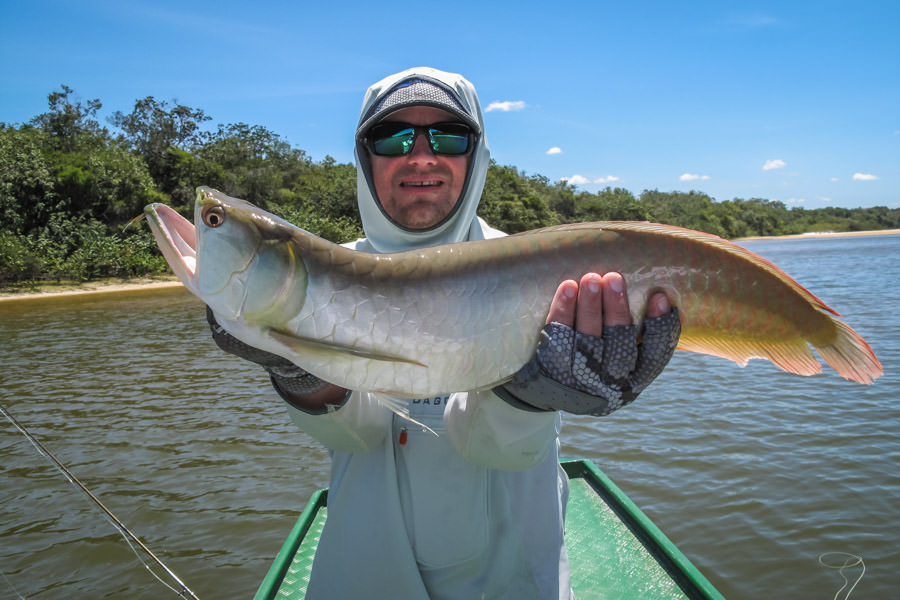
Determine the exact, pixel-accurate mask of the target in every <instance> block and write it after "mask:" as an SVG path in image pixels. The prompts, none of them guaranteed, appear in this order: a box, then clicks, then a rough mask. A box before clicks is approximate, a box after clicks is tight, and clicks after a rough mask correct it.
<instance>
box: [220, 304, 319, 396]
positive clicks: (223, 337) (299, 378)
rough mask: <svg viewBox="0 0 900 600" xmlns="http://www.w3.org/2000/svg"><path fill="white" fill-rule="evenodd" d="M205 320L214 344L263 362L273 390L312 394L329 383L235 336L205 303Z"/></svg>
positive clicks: (236, 354)
mask: <svg viewBox="0 0 900 600" xmlns="http://www.w3.org/2000/svg"><path fill="white" fill-rule="evenodd" d="M206 321H207V322H208V323H209V328H210V329H211V330H212V338H213V341H214V342H215V343H216V345H217V346H218V347H219V348H221V349H222V350H224V351H225V352H228V353H229V354H233V355H235V356H237V357H238V358H243V359H244V360H249V361H250V362H254V363H256V364H258V365H260V366H262V367H263V368H264V369H265V370H266V371H267V372H268V373H269V376H270V377H271V378H272V384H273V385H274V386H275V390H276V391H277V392H279V393H280V394H281V396H282V397H284V394H292V395H296V394H311V393H313V392H318V391H319V390H321V389H323V388H325V387H326V386H327V385H328V382H326V381H322V380H321V379H319V378H318V377H316V376H315V375H310V374H309V373H307V372H306V371H304V370H303V369H301V368H300V367H298V366H297V365H295V364H294V363H292V362H291V361H289V360H288V359H286V358H283V357H281V356H278V355H277V354H272V353H271V352H266V351H265V350H260V349H259V348H254V347H253V346H251V345H249V344H245V343H244V342H242V341H241V340H239V339H237V338H236V337H234V336H233V335H231V334H230V333H228V332H227V331H225V329H224V328H223V327H222V326H221V325H219V323H218V322H217V321H216V317H215V315H214V314H213V311H212V309H211V308H210V307H208V306H207V307H206ZM285 400H287V398H285ZM288 401H290V400H288Z"/></svg>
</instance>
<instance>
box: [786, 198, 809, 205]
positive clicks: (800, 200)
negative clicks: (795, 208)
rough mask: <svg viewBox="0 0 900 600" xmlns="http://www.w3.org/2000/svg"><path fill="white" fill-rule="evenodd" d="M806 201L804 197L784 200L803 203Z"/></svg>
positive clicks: (791, 202)
mask: <svg viewBox="0 0 900 600" xmlns="http://www.w3.org/2000/svg"><path fill="white" fill-rule="evenodd" d="M804 202H806V198H788V199H787V200H785V204H803V203H804Z"/></svg>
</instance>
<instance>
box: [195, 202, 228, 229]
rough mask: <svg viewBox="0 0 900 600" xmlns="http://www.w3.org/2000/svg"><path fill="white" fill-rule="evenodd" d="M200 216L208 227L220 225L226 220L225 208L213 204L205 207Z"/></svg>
mask: <svg viewBox="0 0 900 600" xmlns="http://www.w3.org/2000/svg"><path fill="white" fill-rule="evenodd" d="M200 217H201V218H202V219H203V223H204V224H205V225H206V226H207V227H218V226H220V225H221V224H222V223H224V222H225V209H224V208H222V207H221V206H218V205H215V204H213V205H211V206H207V207H206V208H204V209H203V212H202V213H200Z"/></svg>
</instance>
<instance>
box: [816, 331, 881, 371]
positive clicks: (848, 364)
mask: <svg viewBox="0 0 900 600" xmlns="http://www.w3.org/2000/svg"><path fill="white" fill-rule="evenodd" d="M832 321H833V323H834V326H835V339H834V341H832V342H831V343H830V344H824V345H818V346H816V350H818V352H819V355H821V357H822V358H823V359H824V360H825V362H826V363H828V364H829V366H831V368H832V369H834V370H835V371H837V373H838V375H840V376H841V377H843V378H844V379H850V380H852V381H857V382H859V383H865V384H869V383H872V382H874V381H875V380H876V379H878V378H879V377H881V376H882V375H883V374H884V368H883V367H882V366H881V363H880V362H879V361H878V358H877V357H876V356H875V353H874V352H873V351H872V348H871V347H870V346H869V344H868V343H867V342H866V340H864V339H863V338H862V337H861V336H860V335H859V334H858V333H856V332H855V331H853V328H851V327H850V326H849V325H847V324H846V323H844V322H843V321H841V320H839V319H832Z"/></svg>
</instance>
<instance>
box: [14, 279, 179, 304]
mask: <svg viewBox="0 0 900 600" xmlns="http://www.w3.org/2000/svg"><path fill="white" fill-rule="evenodd" d="M168 287H181V282H180V281H178V279H176V278H175V277H174V276H165V277H152V278H151V277H140V278H134V279H104V280H100V281H89V282H87V283H81V284H76V283H63V284H40V285H38V286H37V287H36V289H33V290H32V289H27V288H22V289H21V290H3V291H0V302H3V301H4V300H26V299H39V298H54V297H59V296H77V295H82V294H109V293H113V292H127V291H130V290H136V289H141V290H143V289H153V288H168Z"/></svg>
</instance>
